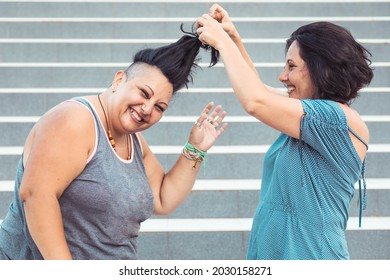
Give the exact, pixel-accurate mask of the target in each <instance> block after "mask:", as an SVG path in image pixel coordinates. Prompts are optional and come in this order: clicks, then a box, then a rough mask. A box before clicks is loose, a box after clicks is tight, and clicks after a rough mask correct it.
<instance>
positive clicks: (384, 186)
mask: <svg viewBox="0 0 390 280" xmlns="http://www.w3.org/2000/svg"><path fill="white" fill-rule="evenodd" d="M366 183H367V188H368V190H369V191H370V190H390V178H366ZM14 184H15V181H0V192H13V191H14ZM260 187H261V180H259V179H198V180H196V182H195V185H194V188H193V191H195V192H196V191H259V190H260ZM355 189H359V184H358V183H356V184H355Z"/></svg>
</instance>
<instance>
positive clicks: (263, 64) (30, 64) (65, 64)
mask: <svg viewBox="0 0 390 280" xmlns="http://www.w3.org/2000/svg"><path fill="white" fill-rule="evenodd" d="M131 63H132V62H131V61H129V62H126V63H120V62H0V67H1V68H19V67H23V68H45V67H47V68H127V67H128V66H129V65H130V64H131ZM253 64H254V66H255V67H259V68H282V67H283V66H284V63H283V62H255V63H253ZM198 65H199V66H200V67H203V68H207V67H208V66H209V64H208V63H198ZM371 66H372V67H390V62H373V63H372V65H371ZM213 67H217V68H223V67H224V64H223V63H217V64H216V65H214V66H213Z"/></svg>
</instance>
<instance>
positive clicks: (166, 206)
mask: <svg viewBox="0 0 390 280" xmlns="http://www.w3.org/2000/svg"><path fill="white" fill-rule="evenodd" d="M201 166H202V163H201V162H196V161H193V160H189V159H187V158H186V157H185V156H183V155H180V156H179V158H178V159H177V161H176V163H175V164H174V166H173V167H172V168H171V170H170V171H169V172H168V173H167V174H166V175H165V176H164V179H163V182H162V186H161V190H160V201H161V204H160V207H159V209H155V212H156V214H160V215H167V214H169V213H171V212H173V211H174V210H175V209H176V208H177V207H179V205H180V204H181V203H182V202H183V201H184V200H185V198H186V197H187V196H188V194H189V193H190V192H191V190H192V188H193V186H194V184H195V180H196V177H197V175H198V173H199V170H200V168H201Z"/></svg>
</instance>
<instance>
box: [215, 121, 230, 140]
mask: <svg viewBox="0 0 390 280" xmlns="http://www.w3.org/2000/svg"><path fill="white" fill-rule="evenodd" d="M227 127H228V124H227V123H224V124H223V125H222V126H221V127H220V128H219V129H215V131H216V132H217V137H219V136H220V135H221V134H222V133H224V131H225V129H226V128H227Z"/></svg>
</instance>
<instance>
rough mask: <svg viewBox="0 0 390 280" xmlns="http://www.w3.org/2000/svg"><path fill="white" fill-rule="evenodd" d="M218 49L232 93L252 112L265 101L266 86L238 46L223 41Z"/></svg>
mask: <svg viewBox="0 0 390 280" xmlns="http://www.w3.org/2000/svg"><path fill="white" fill-rule="evenodd" d="M219 51H220V55H221V57H222V60H223V63H224V65H225V69H226V72H227V75H228V77H229V80H230V83H231V86H232V88H233V90H234V93H235V94H236V96H237V98H238V100H239V101H240V103H241V105H242V106H243V108H244V109H245V110H246V111H247V112H248V113H249V114H253V110H254V108H257V107H258V106H261V105H263V104H264V102H266V98H267V93H268V91H269V90H268V88H267V86H266V85H265V84H264V83H263V82H262V81H261V80H260V78H259V76H258V75H257V73H256V72H255V71H254V70H253V67H251V65H249V64H248V62H247V61H246V60H245V58H244V57H243V56H242V54H241V52H240V50H239V48H238V46H236V45H234V44H233V43H232V42H230V43H226V42H225V43H222V44H221V47H220V48H219ZM252 65H253V64H252Z"/></svg>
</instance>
